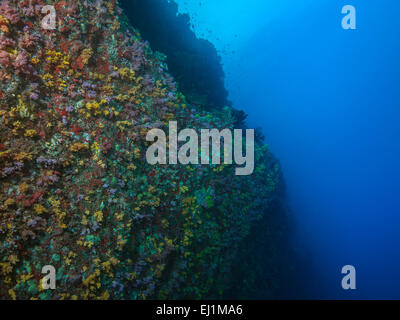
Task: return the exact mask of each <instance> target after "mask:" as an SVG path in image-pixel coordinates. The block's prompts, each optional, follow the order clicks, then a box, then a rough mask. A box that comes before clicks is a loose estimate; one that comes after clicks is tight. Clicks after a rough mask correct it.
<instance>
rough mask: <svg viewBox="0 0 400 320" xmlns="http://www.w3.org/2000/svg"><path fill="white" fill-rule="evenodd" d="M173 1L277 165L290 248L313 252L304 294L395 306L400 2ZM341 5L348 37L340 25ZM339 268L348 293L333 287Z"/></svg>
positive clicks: (399, 242)
mask: <svg viewBox="0 0 400 320" xmlns="http://www.w3.org/2000/svg"><path fill="white" fill-rule="evenodd" d="M185 2H187V3H186V5H185V4H184V3H185ZM178 3H181V4H182V7H181V8H182V11H189V12H190V14H191V16H192V18H193V22H194V24H195V26H194V29H195V30H196V32H197V33H198V34H199V36H200V35H201V36H203V37H206V38H209V39H210V40H211V41H212V42H213V43H214V44H215V45H216V47H217V48H218V49H219V51H220V52H221V54H222V56H223V60H224V68H225V71H226V74H227V80H226V85H227V88H228V90H229V91H230V98H231V100H232V101H233V103H234V105H235V106H236V107H238V108H241V109H244V110H245V111H246V112H247V113H248V114H249V121H248V122H249V125H250V126H251V127H256V126H261V127H262V128H263V130H264V133H265V135H266V142H267V143H268V144H269V145H270V147H271V149H272V151H273V152H274V153H275V155H276V156H277V157H278V158H279V159H280V160H281V163H282V167H283V171H284V175H285V179H286V182H287V187H288V194H289V201H290V207H291V209H292V213H291V214H292V215H294V217H295V221H296V227H297V230H298V235H297V237H298V240H297V241H296V243H297V247H298V250H299V252H303V251H304V252H307V251H308V250H310V252H311V257H312V258H310V259H309V270H308V271H309V273H308V277H309V279H307V281H306V284H307V286H309V290H308V293H309V297H311V298H344V299H352V298H371V299H372V298H378V299H382V298H389V299H390V298H398V299H399V298H400V192H399V182H400V168H399V164H400V161H399V157H400V142H399V138H400V98H399V95H400V58H399V54H400V2H399V1H396V0H368V1H365V0H364V1H360V0H346V1H336V0H313V1H310V0H279V1H277V0H252V1H245V0H229V1H225V0H221V1H214V0H208V1H207V0H206V1H202V2H201V6H200V5H199V2H197V1H184V0H182V1H178ZM217 3H218V4H217ZM347 4H350V5H353V6H355V7H356V9H357V30H343V29H342V28H341V19H342V17H343V15H342V14H341V8H342V7H343V6H344V5H347ZM232 51H234V53H232ZM346 264H351V265H354V266H355V267H356V269H357V290H356V291H353V292H349V291H344V290H342V289H341V286H340V282H341V277H342V275H341V273H340V271H341V268H342V266H343V265H346ZM299 274H300V273H299Z"/></svg>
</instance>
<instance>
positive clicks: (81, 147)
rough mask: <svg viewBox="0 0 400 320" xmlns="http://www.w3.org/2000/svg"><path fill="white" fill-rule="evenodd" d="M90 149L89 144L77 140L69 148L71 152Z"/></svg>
mask: <svg viewBox="0 0 400 320" xmlns="http://www.w3.org/2000/svg"><path fill="white" fill-rule="evenodd" d="M88 149H89V145H88V144H86V143H80V142H76V143H74V144H73V145H71V146H70V148H69V150H70V151H71V152H79V151H82V150H88Z"/></svg>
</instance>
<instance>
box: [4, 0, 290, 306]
mask: <svg viewBox="0 0 400 320" xmlns="http://www.w3.org/2000/svg"><path fill="white" fill-rule="evenodd" d="M46 4H48V5H54V6H55V9H56V13H57V27H56V29H55V30H46V29H44V28H43V27H42V25H41V22H42V19H43V17H44V15H43V14H42V13H41V10H42V7H43V6H44V5H46ZM234 114H235V111H234V110H233V109H232V108H230V107H229V106H225V107H223V108H219V109H218V110H214V111H206V110H204V108H201V107H200V106H196V105H192V104H190V103H189V101H188V100H187V99H186V98H185V96H184V95H183V94H182V93H181V92H180V91H178V90H177V85H176V83H175V80H174V79H173V78H172V76H171V75H170V74H169V73H168V68H167V65H166V58H165V56H164V55H162V54H160V53H158V52H154V51H152V49H151V48H150V45H149V43H147V42H145V41H144V40H143V38H142V36H141V35H140V33H139V31H138V30H137V29H134V28H133V27H132V26H131V25H130V24H129V23H128V19H127V18H126V16H125V15H124V14H123V12H122V10H121V9H119V8H118V6H117V4H116V2H115V1H113V0H111V1H103V0H96V1H94V0H93V1H91V0H85V1H83V0H62V1H50V0H48V1H43V0H31V1H27V0H2V1H0V298H1V299H161V298H168V299H178V298H193V299H200V298H223V297H226V296H227V295H228V294H229V291H230V290H232V289H230V288H232V286H233V284H232V277H233V275H235V276H237V277H239V276H241V275H242V274H243V273H246V272H243V270H238V271H234V268H233V265H234V264H235V262H236V261H237V259H238V255H239V254H240V256H241V257H244V256H245V257H247V258H246V259H251V257H250V258H249V255H247V256H246V255H245V253H244V251H246V250H245V249H244V247H245V246H246V243H244V242H243V241H244V239H246V241H250V240H251V234H250V232H251V230H252V228H253V227H254V226H255V224H256V222H258V221H264V224H263V225H265V226H266V227H265V228H266V229H265V230H263V232H265V237H266V238H264V239H271V242H270V245H271V246H273V247H275V248H276V249H277V250H278V248H279V244H278V243H276V246H274V244H273V243H272V241H275V240H274V239H275V238H274V237H273V236H272V235H274V234H275V233H276V230H275V227H274V224H272V223H271V224H269V223H268V221H269V219H270V216H269V215H268V212H270V210H271V204H272V203H274V201H277V199H278V197H279V196H278V188H279V186H280V185H281V183H282V178H281V172H280V167H279V163H278V162H277V160H276V159H275V158H274V157H273V155H272V154H271V153H270V152H269V150H268V148H267V147H266V146H265V145H263V144H261V143H256V146H255V153H256V159H255V161H256V163H255V165H256V167H255V170H254V173H253V175H251V176H236V175H235V167H234V166H232V165H210V166H205V165H186V166H185V165H179V164H178V165H154V166H152V165H150V164H148V163H147V161H146V157H145V151H146V148H147V147H148V146H149V142H147V141H146V134H147V132H148V131H149V129H152V128H160V129H163V130H165V131H168V124H169V121H171V120H175V121H177V122H178V125H179V127H180V128H195V129H200V128H201V129H203V128H218V129H222V128H233V127H234V126H235V123H236V122H237V118H236V117H235V116H234ZM271 219H272V215H271ZM274 219H275V218H274ZM268 226H269V227H268ZM247 254H248V253H247ZM271 261H272V260H271ZM269 263H270V264H271V263H272V262H269ZM45 265H53V266H54V267H55V269H56V271H57V273H56V274H57V289H56V290H43V288H42V287H41V284H40V280H41V279H42V277H43V274H42V268H43V267H44V266H45ZM236 281H237V284H235V286H236V287H235V288H237V287H238V286H240V285H241V284H240V281H239V279H236ZM270 281H271V282H274V283H275V282H277V281H279V279H278V278H271V279H270ZM242 282H243V281H242ZM269 288H270V292H271V294H273V293H274V290H275V289H274V288H275V285H271V286H270V287H269ZM235 290H236V292H237V290H238V289H235ZM268 290H269V289H268Z"/></svg>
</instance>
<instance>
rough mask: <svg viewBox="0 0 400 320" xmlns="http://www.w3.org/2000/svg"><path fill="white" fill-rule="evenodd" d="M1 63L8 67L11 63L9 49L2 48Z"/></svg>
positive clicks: (0, 51) (0, 53)
mask: <svg viewBox="0 0 400 320" xmlns="http://www.w3.org/2000/svg"><path fill="white" fill-rule="evenodd" d="M0 65H2V66H3V67H4V68H7V67H9V66H10V65H11V60H10V55H9V54H8V52H7V51H4V50H0Z"/></svg>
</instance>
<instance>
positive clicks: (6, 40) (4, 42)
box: [0, 35, 15, 50]
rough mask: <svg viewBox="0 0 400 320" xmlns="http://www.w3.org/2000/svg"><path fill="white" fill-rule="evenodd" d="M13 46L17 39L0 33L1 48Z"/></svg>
mask: <svg viewBox="0 0 400 320" xmlns="http://www.w3.org/2000/svg"><path fill="white" fill-rule="evenodd" d="M13 46H15V41H14V40H13V39H10V38H7V37H5V36H4V35H0V50H1V49H4V48H6V47H13Z"/></svg>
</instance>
